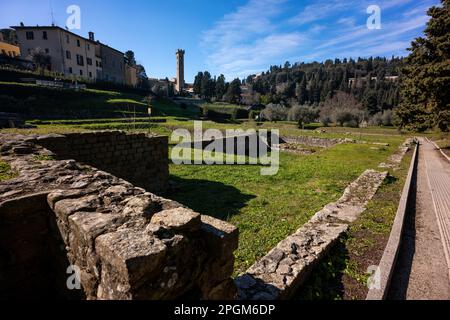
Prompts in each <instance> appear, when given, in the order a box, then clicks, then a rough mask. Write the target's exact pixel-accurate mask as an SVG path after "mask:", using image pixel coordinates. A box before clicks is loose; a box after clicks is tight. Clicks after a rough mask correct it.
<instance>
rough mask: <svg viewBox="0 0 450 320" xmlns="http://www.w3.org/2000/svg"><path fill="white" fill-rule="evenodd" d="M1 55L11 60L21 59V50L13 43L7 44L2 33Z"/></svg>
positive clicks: (0, 36)
mask: <svg viewBox="0 0 450 320" xmlns="http://www.w3.org/2000/svg"><path fill="white" fill-rule="evenodd" d="M0 54H1V55H2V56H7V57H10V58H18V57H20V48H19V47H18V46H15V45H13V44H11V43H7V42H6V41H4V39H3V34H1V33H0Z"/></svg>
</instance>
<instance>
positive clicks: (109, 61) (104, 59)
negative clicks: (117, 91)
mask: <svg viewBox="0 0 450 320" xmlns="http://www.w3.org/2000/svg"><path fill="white" fill-rule="evenodd" d="M97 45H98V48H99V57H100V59H101V63H102V70H101V73H100V77H99V78H100V79H101V80H104V81H108V82H114V83H119V84H124V83H125V60H124V53H123V52H121V51H119V50H116V49H114V48H111V47H110V46H107V45H106V44H103V43H101V42H99V41H97Z"/></svg>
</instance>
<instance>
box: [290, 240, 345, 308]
mask: <svg viewBox="0 0 450 320" xmlns="http://www.w3.org/2000/svg"><path fill="white" fill-rule="evenodd" d="M348 259H349V252H348V250H347V248H346V245H345V239H342V240H341V241H339V242H338V243H337V244H336V246H335V247H334V248H333V249H331V251H330V253H329V255H328V257H327V258H326V259H325V260H323V261H322V262H320V263H319V265H318V266H316V267H315V268H314V269H313V270H312V273H311V275H310V276H309V277H308V280H307V281H306V282H305V283H304V284H303V285H302V286H301V287H300V288H299V290H297V292H296V294H295V295H294V296H293V300H336V299H341V298H342V297H343V295H344V283H343V276H344V271H345V269H346V261H347V260H348Z"/></svg>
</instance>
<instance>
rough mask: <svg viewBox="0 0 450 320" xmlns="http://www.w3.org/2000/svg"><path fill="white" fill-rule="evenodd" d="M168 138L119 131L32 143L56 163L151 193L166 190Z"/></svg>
mask: <svg viewBox="0 0 450 320" xmlns="http://www.w3.org/2000/svg"><path fill="white" fill-rule="evenodd" d="M167 139H168V138H167V137H159V136H158V137H154V136H148V135H146V134H143V133H142V134H126V133H125V132H123V131H99V132H86V133H70V134H65V135H47V136H40V137H37V138H36V143H37V144H39V145H42V146H44V147H45V148H46V149H48V150H50V151H52V152H53V153H54V154H55V155H56V157H57V158H58V159H74V160H77V161H79V162H83V163H86V164H89V165H91V166H93V167H96V168H98V169H101V170H103V171H107V172H109V173H111V174H113V175H115V176H117V177H120V178H123V179H125V180H127V181H130V182H132V183H133V184H134V185H136V186H139V187H142V188H145V189H146V190H148V191H152V192H161V191H164V190H165V189H166V188H167V186H168V180H169V170H168V161H169V160H168V140H167Z"/></svg>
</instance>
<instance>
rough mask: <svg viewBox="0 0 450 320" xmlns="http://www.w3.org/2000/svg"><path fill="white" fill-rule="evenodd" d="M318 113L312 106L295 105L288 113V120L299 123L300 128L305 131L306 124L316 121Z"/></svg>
mask: <svg viewBox="0 0 450 320" xmlns="http://www.w3.org/2000/svg"><path fill="white" fill-rule="evenodd" d="M317 116H318V112H317V109H316V108H313V107H311V106H301V105H294V106H292V107H291V109H290V110H289V113H288V120H290V121H297V122H298V126H299V128H302V129H305V124H308V123H311V122H313V121H314V120H316V118H317Z"/></svg>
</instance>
